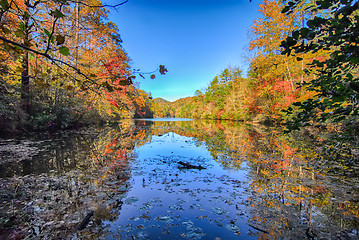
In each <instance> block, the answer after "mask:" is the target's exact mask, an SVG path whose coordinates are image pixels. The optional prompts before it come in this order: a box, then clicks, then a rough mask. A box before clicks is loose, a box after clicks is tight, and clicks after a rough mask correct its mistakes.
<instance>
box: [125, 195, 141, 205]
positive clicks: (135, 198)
mask: <svg viewBox="0 0 359 240" xmlns="http://www.w3.org/2000/svg"><path fill="white" fill-rule="evenodd" d="M138 201H139V199H138V198H137V197H129V198H127V199H126V200H125V203H126V204H128V205H131V204H132V203H135V202H138Z"/></svg>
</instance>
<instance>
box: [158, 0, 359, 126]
mask: <svg viewBox="0 0 359 240" xmlns="http://www.w3.org/2000/svg"><path fill="white" fill-rule="evenodd" d="M260 13H261V15H262V17H261V18H259V19H257V20H255V22H254V23H253V25H252V26H251V34H250V35H251V41H250V44H249V50H250V51H251V53H252V55H253V57H252V58H251V59H249V61H250V69H249V72H248V74H247V76H244V74H243V73H242V71H241V69H240V68H238V67H231V66H229V67H228V68H226V69H224V70H223V71H222V72H221V73H219V74H218V75H217V76H215V77H214V78H213V79H212V81H210V82H209V85H208V86H207V87H206V88H205V89H203V90H197V91H196V92H195V96H194V97H188V98H184V99H180V100H177V101H175V102H173V103H170V102H166V101H164V100H163V99H154V101H153V103H152V104H153V105H152V106H153V107H152V109H153V112H154V116H155V117H173V116H175V117H189V118H205V119H232V120H244V121H254V122H276V123H283V122H287V123H288V126H289V128H290V129H298V128H299V127H301V126H308V125H319V124H321V125H322V124H324V125H331V126H333V125H336V126H338V125H337V124H338V123H339V125H342V126H343V125H345V126H346V127H347V130H353V129H354V128H355V127H356V122H357V115H358V109H357V104H358V90H359V88H358V87H359V85H358V76H359V75H358V73H359V72H358V62H359V56H358V51H359V48H358V33H359V31H358V19H359V16H358V2H355V1H316V4H312V1H299V0H298V1H289V2H287V3H283V1H271V0H265V1H263V3H262V4H260Z"/></svg>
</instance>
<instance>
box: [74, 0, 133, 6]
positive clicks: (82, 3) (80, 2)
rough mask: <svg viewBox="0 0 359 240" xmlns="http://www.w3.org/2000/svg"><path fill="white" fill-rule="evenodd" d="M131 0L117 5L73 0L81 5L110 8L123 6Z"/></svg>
mask: <svg viewBox="0 0 359 240" xmlns="http://www.w3.org/2000/svg"><path fill="white" fill-rule="evenodd" d="M128 1H129V0H126V1H124V2H121V3H118V4H115V5H110V4H104V5H90V4H87V3H84V2H82V1H72V2H73V3H79V4H81V5H84V6H86V7H97V8H105V7H109V8H117V7H119V6H122V5H124V4H126V3H127V2H128Z"/></svg>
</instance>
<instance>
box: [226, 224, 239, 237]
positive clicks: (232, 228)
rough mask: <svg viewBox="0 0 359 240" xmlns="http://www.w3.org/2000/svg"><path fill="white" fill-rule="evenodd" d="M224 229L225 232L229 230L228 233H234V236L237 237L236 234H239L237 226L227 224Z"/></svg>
mask: <svg viewBox="0 0 359 240" xmlns="http://www.w3.org/2000/svg"><path fill="white" fill-rule="evenodd" d="M226 229H227V230H229V231H231V232H234V233H236V235H238V234H237V233H240V228H239V227H238V226H237V225H235V224H232V223H231V224H227V225H226Z"/></svg>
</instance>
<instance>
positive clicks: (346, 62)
mask: <svg viewBox="0 0 359 240" xmlns="http://www.w3.org/2000/svg"><path fill="white" fill-rule="evenodd" d="M303 2H304V1H303V0H292V1H287V4H286V6H285V7H284V9H283V10H282V12H283V13H286V14H292V13H293V12H294V11H295V9H296V8H299V6H302V4H303ZM306 6H307V7H306V9H305V10H306V11H307V13H309V14H308V16H310V18H309V19H307V20H306V24H305V25H303V26H302V27H301V28H300V29H298V30H294V31H292V33H291V35H290V36H288V37H287V38H286V40H284V41H283V42H282V44H281V46H282V47H283V48H284V51H283V52H282V54H287V55H288V56H289V55H291V54H293V53H295V54H297V53H308V52H311V53H316V52H318V51H322V50H324V51H329V52H330V57H328V58H325V59H321V60H318V59H315V60H313V61H312V63H311V64H310V65H309V70H308V71H307V72H308V73H309V72H310V71H314V72H315V73H316V77H315V78H314V79H312V80H310V81H308V82H304V83H303V84H302V85H301V86H302V87H304V88H306V89H307V90H309V91H314V92H315V93H316V94H315V96H314V97H312V98H309V99H307V100H305V101H303V102H296V103H295V104H294V106H296V107H298V109H299V113H297V114H295V116H294V118H293V120H292V121H291V122H290V125H289V127H290V129H291V130H293V129H298V128H299V127H301V126H307V125H311V124H312V123H313V122H325V121H332V122H334V123H336V122H342V121H344V120H350V119H353V117H352V116H357V115H358V97H359V95H358V93H359V78H358V76H359V74H358V64H359V55H358V53H359V27H358V20H359V15H358V6H359V2H358V1H350V0H325V1H323V0H317V1H315V2H314V3H313V4H310V3H309V4H306ZM297 60H299V61H300V60H302V59H300V58H297ZM294 112H295V110H294V109H293V108H289V109H288V110H287V113H288V114H292V115H293V114H294ZM351 123H354V120H353V121H352V122H351Z"/></svg>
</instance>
